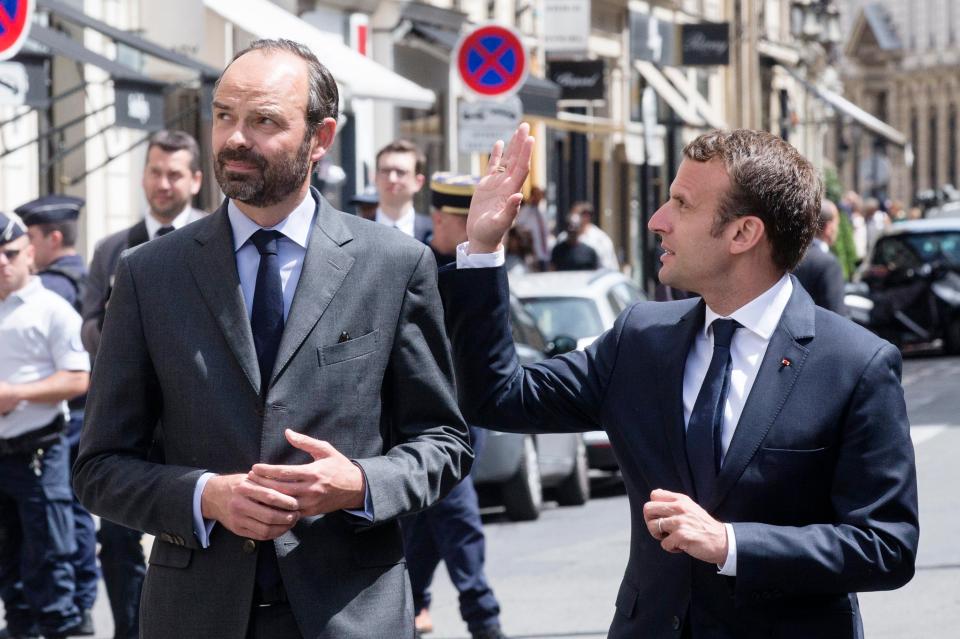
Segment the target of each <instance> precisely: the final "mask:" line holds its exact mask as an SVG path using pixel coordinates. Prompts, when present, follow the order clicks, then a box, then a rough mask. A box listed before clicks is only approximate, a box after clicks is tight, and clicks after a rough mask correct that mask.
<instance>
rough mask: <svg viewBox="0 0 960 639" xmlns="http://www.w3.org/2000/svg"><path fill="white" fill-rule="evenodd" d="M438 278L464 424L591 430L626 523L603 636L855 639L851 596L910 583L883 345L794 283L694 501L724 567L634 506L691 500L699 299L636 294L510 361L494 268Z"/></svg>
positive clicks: (901, 474)
mask: <svg viewBox="0 0 960 639" xmlns="http://www.w3.org/2000/svg"><path fill="white" fill-rule="evenodd" d="M440 285H441V294H442V297H443V299H444V306H445V309H446V315H447V318H446V321H447V330H448V333H449V334H450V337H451V340H452V344H453V350H454V358H455V363H456V366H457V367H458V369H459V371H458V372H459V374H460V377H458V379H459V380H461V381H462V383H461V384H459V390H460V402H461V408H462V409H464V411H465V415H466V416H467V418H468V420H470V421H471V423H477V424H480V425H482V426H486V427H488V428H493V429H496V430H506V431H516V432H527V433H532V432H547V431H557V430H563V431H589V430H596V429H599V428H603V429H604V430H606V431H607V433H608V434H609V437H610V441H611V443H612V445H613V448H614V451H615V453H616V456H617V459H618V461H619V463H620V468H621V470H622V473H623V479H624V482H625V483H626V488H627V494H628V496H629V499H630V507H631V527H632V537H631V545H630V559H629V562H628V564H627V568H626V572H625V574H624V577H623V581H622V584H621V587H620V591H619V594H618V596H617V602H616V606H617V611H616V613H615V615H614V619H613V622H612V624H611V626H610V635H609V636H610V637H612V638H615V639H620V638H624V639H625V638H627V637H631V638H633V637H652V638H659V637H664V638H666V637H679V636H680V629H681V626H682V625H684V624H691V625H692V629H693V637H694V638H695V639H700V638H702V637H708V638H720V637H723V638H730V639H733V638H736V639H742V638H752V637H758V638H759V637H779V638H782V637H796V638H798V639H800V638H804V639H808V638H811V637H817V638H818V639H823V638H828V639H830V638H837V639H841V638H842V639H847V638H851V637H859V636H861V635H862V626H861V623H860V617H859V610H858V605H857V598H856V594H855V593H856V592H857V591H865V590H883V589H892V588H897V587H899V586H901V585H903V584H904V583H906V582H907V581H909V579H910V578H911V577H912V575H913V571H914V560H915V557H916V551H917V540H918V537H919V528H918V521H917V520H918V515H917V488H916V471H915V467H914V457H913V446H912V444H911V441H910V432H909V431H910V429H909V424H908V422H907V415H906V408H905V405H904V399H903V390H902V387H901V385H900V369H901V360H900V354H899V352H898V351H897V350H896V349H895V348H894V347H893V346H891V345H890V344H888V343H887V342H885V341H883V340H881V339H879V338H877V337H876V336H874V335H872V334H871V333H869V332H867V331H865V330H864V329H862V328H860V327H858V326H856V325H855V324H853V323H852V322H850V321H848V320H845V319H843V318H841V317H839V316H837V315H835V314H833V313H830V312H827V311H824V310H823V309H819V308H817V307H815V306H814V304H813V302H812V301H811V299H810V297H809V295H807V293H806V292H805V291H804V290H803V289H802V288H801V287H800V286H798V285H797V282H796V280H794V292H793V295H792V297H791V298H790V301H789V303H788V305H787V308H786V310H785V312H784V314H783V317H782V319H781V321H780V324H779V325H778V327H777V329H776V331H775V333H774V335H773V336H772V338H771V340H770V345H769V347H768V349H767V352H766V356H765V357H764V359H763V362H762V365H761V367H760V370H759V372H758V375H757V380H756V382H755V384H754V386H753V389H752V391H751V393H750V396H749V398H748V400H747V403H746V406H745V407H744V410H743V414H742V416H741V418H740V421H739V423H738V426H737V429H736V432H735V435H734V437H733V440H732V442H731V444H730V448H729V450H728V452H727V455H726V458H725V460H724V465H723V468H722V470H721V473H720V476H719V478H718V484H719V485H718V490H717V491H716V495H715V498H714V499H713V500H712V501H711V502H710V503H704V504H701V505H702V506H703V507H704V508H705V509H706V510H707V511H708V512H710V513H711V514H712V515H713V516H715V517H716V518H717V519H719V520H720V521H723V522H726V523H731V524H733V527H734V531H735V533H736V542H737V553H738V558H737V576H736V577H735V578H731V577H724V576H720V575H718V574H717V568H716V566H713V565H708V564H705V563H703V562H701V561H698V560H695V559H692V558H690V557H689V556H687V555H685V554H669V553H667V552H665V551H664V550H662V549H661V548H660V545H659V543H658V542H657V541H656V540H655V539H653V538H652V537H651V536H650V534H649V533H648V532H647V529H646V526H645V524H644V521H643V514H642V506H643V504H644V503H645V502H646V501H647V500H648V499H649V495H650V491H651V490H652V489H654V488H665V489H668V490H672V491H677V492H682V493H685V494H688V495H692V494H693V482H692V479H691V476H690V471H689V468H688V465H687V459H686V454H685V444H684V438H685V428H684V421H683V404H682V387H683V373H684V366H685V363H686V355H687V352H688V351H689V349H690V346H691V344H692V341H693V339H694V336H695V334H696V331H697V330H698V329H700V328H701V327H702V325H703V313H704V304H703V302H702V300H700V299H699V298H694V299H689V300H681V301H677V302H641V303H639V304H636V305H634V306H632V307H630V308H629V309H627V310H626V311H624V313H623V314H622V315H621V316H620V317H619V318H618V320H617V322H616V324H615V326H614V328H613V329H611V330H610V331H608V332H606V333H604V334H603V335H601V336H600V337H599V338H598V339H597V340H596V342H594V343H593V345H591V346H590V347H589V348H588V349H586V351H575V352H572V353H568V354H567V355H564V356H561V357H556V358H553V359H550V360H546V361H544V362H541V363H538V364H534V365H531V366H524V367H521V366H519V365H518V362H517V358H516V355H515V353H514V350H513V343H512V340H511V337H510V330H509V300H508V291H507V279H506V276H505V274H504V271H503V269H470V270H459V271H457V270H447V271H444V272H442V273H441V279H440ZM784 359H787V360H789V362H790V364H789V365H786V366H785V365H783V364H782V361H783V360H784Z"/></svg>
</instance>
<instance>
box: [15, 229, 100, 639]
mask: <svg viewBox="0 0 960 639" xmlns="http://www.w3.org/2000/svg"><path fill="white" fill-rule="evenodd" d="M32 267H33V247H32V246H31V244H30V241H29V238H28V237H27V233H26V229H25V228H24V226H23V224H22V222H21V221H20V220H19V218H17V217H16V216H14V215H12V214H11V215H5V214H2V213H0V501H2V502H3V503H4V508H5V512H10V511H9V510H6V509H8V508H10V507H11V505H12V507H13V508H15V509H16V512H17V514H18V516H19V526H5V527H3V533H4V538H3V539H2V540H0V597H2V599H3V603H4V609H5V611H6V618H7V619H6V620H7V632H8V634H9V636H11V637H22V636H27V635H29V634H31V632H32V624H33V623H34V622H35V623H36V625H37V628H38V630H39V631H40V632H41V633H42V634H43V635H44V636H45V637H47V639H52V638H59V637H66V636H69V635H71V634H73V632H74V630H76V629H77V627H78V626H79V625H80V623H81V615H80V611H79V609H78V608H77V605H76V603H75V602H74V596H73V595H74V575H73V566H72V565H71V563H70V557H71V555H72V554H73V552H74V551H75V549H76V543H75V541H74V532H73V513H72V511H71V509H70V500H71V498H72V493H71V490H70V484H69V482H68V475H69V470H70V469H69V460H68V449H67V444H66V438H65V437H64V434H63V430H64V422H65V411H66V406H65V400H67V399H70V398H72V397H76V396H77V395H81V394H83V393H84V392H86V390H87V384H88V383H89V370H90V358H89V356H88V355H87V353H86V351H85V350H84V348H83V345H82V344H81V342H80V316H79V315H78V314H77V312H76V311H75V310H74V309H73V308H71V307H70V305H69V304H67V303H66V302H65V301H64V300H63V298H61V297H60V296H59V295H57V294H56V293H53V292H51V291H48V290H47V289H45V288H44V287H43V285H42V284H41V283H40V279H39V278H38V277H35V276H33V275H31V273H30V271H31V268H32ZM8 519H9V518H7V517H5V520H8Z"/></svg>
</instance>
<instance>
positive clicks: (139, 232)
mask: <svg viewBox="0 0 960 639" xmlns="http://www.w3.org/2000/svg"><path fill="white" fill-rule="evenodd" d="M206 215H207V212H206V211H201V210H200V209H194V208H191V209H190V213H189V214H188V217H187V219H188V220H189V222H188V223H190V222H196V221H197V220H199V219H202V218H204V217H206ZM149 239H150V237H149V236H148V235H147V225H146V223H145V222H144V221H143V220H140V221H139V222H137V223H136V224H134V225H133V226H131V227H129V228H126V229H123V230H122V231H117V232H116V233H113V234H112V235H108V236H107V237H105V238H103V239H102V240H100V242H98V243H97V246H96V248H94V250H93V259H91V260H90V275H89V277H88V279H87V285H86V287H85V288H84V292H83V300H82V304H81V308H83V329H82V332H81V336H82V337H83V346H84V348H86V349H87V352H89V353H90V357H96V355H97V347H98V346H99V344H100V327H101V326H103V315H104V312H105V310H106V308H107V300H108V299H110V291H111V289H112V288H113V277H114V275H116V273H117V263H118V262H119V261H120V254H121V253H123V252H124V251H126V250H127V249H128V248H133V247H134V246H139V245H140V244H144V243H145V242H147V241H148V240H149Z"/></svg>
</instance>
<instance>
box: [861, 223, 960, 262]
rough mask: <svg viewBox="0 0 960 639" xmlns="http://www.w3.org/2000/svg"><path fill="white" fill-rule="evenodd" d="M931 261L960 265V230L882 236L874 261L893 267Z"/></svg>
mask: <svg viewBox="0 0 960 639" xmlns="http://www.w3.org/2000/svg"><path fill="white" fill-rule="evenodd" d="M930 262H942V263H943V264H944V265H949V266H960V231H947V232H939V233H910V234H902V235H894V236H891V237H886V238H883V240H881V241H880V242H879V243H878V244H877V250H876V259H875V261H874V263H875V264H877V265H880V266H885V267H887V268H888V269H890V270H891V271H894V270H899V269H908V268H917V267H919V266H922V265H923V264H928V263H930Z"/></svg>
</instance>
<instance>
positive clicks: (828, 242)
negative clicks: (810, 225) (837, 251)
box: [793, 200, 847, 315]
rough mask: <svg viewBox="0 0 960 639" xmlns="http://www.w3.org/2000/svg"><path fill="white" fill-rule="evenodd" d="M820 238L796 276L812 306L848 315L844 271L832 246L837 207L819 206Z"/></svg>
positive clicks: (801, 262)
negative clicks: (844, 292) (811, 300)
mask: <svg viewBox="0 0 960 639" xmlns="http://www.w3.org/2000/svg"><path fill="white" fill-rule="evenodd" d="M818 229H819V230H818V231H817V236H816V237H815V238H813V241H812V242H811V243H810V247H809V248H808V249H807V252H806V253H805V254H804V256H803V259H802V260H801V261H800V264H799V265H798V266H797V268H796V270H794V272H793V274H794V275H796V276H797V279H798V280H800V284H802V285H803V288H805V289H807V292H808V293H810V297H812V298H813V303H814V304H816V305H817V306H822V307H823V308H825V309H828V310H831V311H833V312H834V313H838V314H840V315H846V313H847V307H846V306H845V305H844V303H843V283H844V280H843V268H841V266H840V262H839V261H838V260H837V258H836V256H835V255H834V254H833V253H831V252H830V247H831V246H833V243H834V242H836V241H837V231H838V230H839V229H840V218H839V217H838V214H837V207H836V205H835V204H834V203H833V202H831V201H830V200H823V202H822V203H821V205H820V218H819V220H818Z"/></svg>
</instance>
